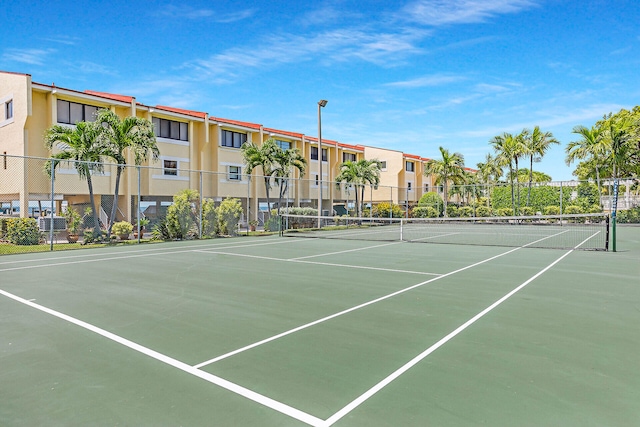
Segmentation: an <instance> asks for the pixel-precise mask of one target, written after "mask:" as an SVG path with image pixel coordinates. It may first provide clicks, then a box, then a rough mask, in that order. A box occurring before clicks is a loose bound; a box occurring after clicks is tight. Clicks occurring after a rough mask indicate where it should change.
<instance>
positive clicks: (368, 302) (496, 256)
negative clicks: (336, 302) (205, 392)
mask: <svg viewBox="0 0 640 427" xmlns="http://www.w3.org/2000/svg"><path fill="white" fill-rule="evenodd" d="M551 237H554V236H546V237H543V238H542V239H538V240H535V241H533V242H530V243H528V244H527V245H524V246H520V247H517V248H513V249H510V250H508V251H507V252H503V253H501V254H498V255H495V256H492V257H490V258H486V259H484V260H482V261H478V262H476V263H474V264H471V265H468V266H466V267H462V268H459V269H457V270H454V271H451V272H449V273H445V274H443V275H441V276H438V277H434V278H433V279H429V280H425V281H424V282H420V283H418V284H416V285H413V286H409V287H408V288H404V289H400V290H399V291H396V292H393V293H391V294H387V295H384V296H382V297H379V298H376V299H373V300H370V301H367V302H365V303H362V304H359V305H357V306H355V307H351V308H348V309H346V310H343V311H340V312H338V313H334V314H331V315H329V316H326V317H323V318H321V319H318V320H314V321H313V322H309V323H306V324H304V325H301V326H298V327H296V328H293V329H289V330H288V331H284V332H281V333H279V334H277V335H273V336H271V337H269V338H265V339H263V340H261V341H257V342H254V343H253V344H249V345H246V346H244V347H241V348H239V349H237V350H233V351H230V352H228V353H225V354H222V355H220V356H217V357H214V358H212V359H209V360H205V361H204V362H201V363H198V364H197V365H194V367H195V368H202V367H203V366H206V365H210V364H212V363H215V362H218V361H220V360H223V359H226V358H228V357H231V356H234V355H236V354H239V353H242V352H244V351H247V350H250V349H252V348H255V347H258V346H260V345H263V344H266V343H268V342H271V341H275V340H277V339H279V338H282V337H286V336H287V335H291V334H293V333H295V332H299V331H301V330H303V329H307V328H309V327H311V326H315V325H317V324H320V323H323V322H326V321H327V320H331V319H334V318H336V317H338V316H342V315H344V314H347V313H351V312H352V311H355V310H359V309H361V308H364V307H367V306H369V305H372V304H375V303H377V302H380V301H384V300H386V299H389V298H392V297H394V296H396V295H400V294H403V293H405V292H408V291H410V290H412V289H415V288H418V287H420V286H424V285H426V284H428V283H431V282H435V281H436V280H440V279H442V278H444V277H449V276H451V275H454V274H456V273H459V272H461V271H465V270H468V269H470V268H473V267H476V266H478V265H481V264H484V263H486V262H489V261H492V260H494V259H496V258H500V257H502V256H505V255H508V254H510V253H511V252H515V251H517V250H520V249H522V248H524V247H526V246H529V245H533V244H534V243H537V242H539V241H541V240H545V239H548V238H551Z"/></svg>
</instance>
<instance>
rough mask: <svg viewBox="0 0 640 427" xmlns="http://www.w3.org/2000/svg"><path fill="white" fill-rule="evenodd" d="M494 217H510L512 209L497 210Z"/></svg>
mask: <svg viewBox="0 0 640 427" xmlns="http://www.w3.org/2000/svg"><path fill="white" fill-rule="evenodd" d="M496 215H497V216H512V215H513V209H511V208H499V209H497V210H496Z"/></svg>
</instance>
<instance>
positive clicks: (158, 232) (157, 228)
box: [151, 218, 173, 240]
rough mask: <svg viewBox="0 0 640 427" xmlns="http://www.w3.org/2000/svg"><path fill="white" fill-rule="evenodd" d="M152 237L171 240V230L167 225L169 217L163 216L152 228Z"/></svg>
mask: <svg viewBox="0 0 640 427" xmlns="http://www.w3.org/2000/svg"><path fill="white" fill-rule="evenodd" d="M151 238H152V239H153V240H171V239H172V238H173V237H172V236H171V231H170V230H169V226H168V225H167V218H162V219H161V220H160V221H158V223H157V224H156V225H154V226H153V229H152V230H151Z"/></svg>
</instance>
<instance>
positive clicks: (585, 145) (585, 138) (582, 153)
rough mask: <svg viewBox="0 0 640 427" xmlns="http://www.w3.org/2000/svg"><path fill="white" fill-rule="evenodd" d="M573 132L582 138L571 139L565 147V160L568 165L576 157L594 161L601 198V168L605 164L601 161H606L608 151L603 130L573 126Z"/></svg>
mask: <svg viewBox="0 0 640 427" xmlns="http://www.w3.org/2000/svg"><path fill="white" fill-rule="evenodd" d="M573 133H575V134H578V135H580V139H579V140H578V141H571V142H569V144H567V147H566V148H565V153H567V157H566V159H565V162H566V163H567V166H569V165H570V164H571V163H573V162H574V161H575V160H576V159H579V160H587V161H593V163H594V166H595V171H596V183H597V186H598V196H599V198H600V197H602V189H601V186H600V169H601V167H602V166H603V165H601V164H600V163H601V162H603V161H604V158H605V157H606V152H607V146H606V142H605V141H604V140H603V138H602V132H601V130H600V129H599V128H597V127H595V126H593V127H591V128H587V127H585V126H576V127H574V128H573Z"/></svg>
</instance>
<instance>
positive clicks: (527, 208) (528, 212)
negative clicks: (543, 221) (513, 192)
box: [520, 206, 536, 216]
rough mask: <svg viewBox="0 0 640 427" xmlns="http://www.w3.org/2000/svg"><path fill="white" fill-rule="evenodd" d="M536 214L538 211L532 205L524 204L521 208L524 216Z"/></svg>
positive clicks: (521, 213)
mask: <svg viewBox="0 0 640 427" xmlns="http://www.w3.org/2000/svg"><path fill="white" fill-rule="evenodd" d="M535 214H536V211H535V209H533V208H532V207H531V206H523V207H521V208H520V215H522V216H533V215H535Z"/></svg>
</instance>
